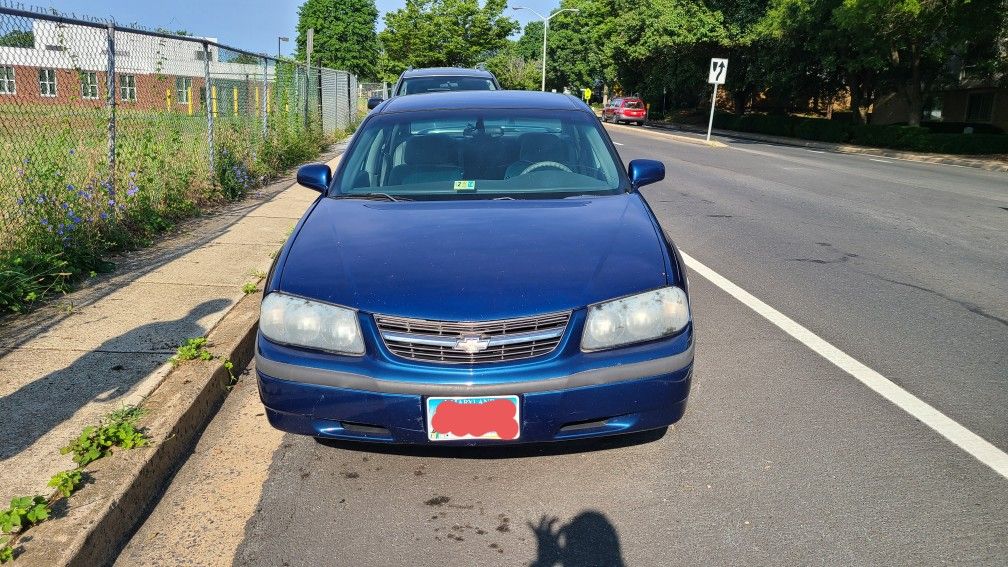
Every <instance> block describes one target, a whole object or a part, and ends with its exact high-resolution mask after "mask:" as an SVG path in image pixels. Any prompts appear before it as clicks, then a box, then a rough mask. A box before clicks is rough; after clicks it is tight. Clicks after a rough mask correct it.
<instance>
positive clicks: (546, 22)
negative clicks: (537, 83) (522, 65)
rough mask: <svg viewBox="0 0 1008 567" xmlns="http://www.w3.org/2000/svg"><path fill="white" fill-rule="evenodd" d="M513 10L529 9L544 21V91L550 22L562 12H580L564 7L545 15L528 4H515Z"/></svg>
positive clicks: (543, 89)
mask: <svg viewBox="0 0 1008 567" xmlns="http://www.w3.org/2000/svg"><path fill="white" fill-rule="evenodd" d="M511 9H512V10H528V11H529V12H532V13H533V14H535V15H537V16H539V19H541V20H542V21H543V50H542V91H543V92H546V33H547V32H549V23H550V20H552V19H553V16H556V15H557V14H562V13H563V12H580V11H581V10H578V9H577V8H564V9H563V10H557V11H555V12H552V13H550V15H548V16H544V15H542V14H540V13H539V12H536V11H535V10H533V9H532V8H529V7H527V6H515V7H513V8H511Z"/></svg>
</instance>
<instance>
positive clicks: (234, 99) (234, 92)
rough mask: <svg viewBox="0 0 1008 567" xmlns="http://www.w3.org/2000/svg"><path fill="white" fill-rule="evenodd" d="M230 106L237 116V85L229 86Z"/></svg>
mask: <svg viewBox="0 0 1008 567" xmlns="http://www.w3.org/2000/svg"><path fill="white" fill-rule="evenodd" d="M231 106H232V108H233V109H234V115H235V116H238V87H231Z"/></svg>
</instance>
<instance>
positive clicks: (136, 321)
mask: <svg viewBox="0 0 1008 567" xmlns="http://www.w3.org/2000/svg"><path fill="white" fill-rule="evenodd" d="M337 155H338V154H336V153H330V154H326V155H324V156H323V157H322V159H327V160H330V162H329V163H330V165H334V164H335V162H336V161H337V159H338V157H336V156H337ZM317 195H318V194H317V193H315V192H314V191H311V190H308V189H304V188H301V187H299V186H297V185H296V184H294V178H293V176H289V177H286V178H284V179H281V180H279V181H277V182H275V183H273V184H272V185H270V186H268V187H264V188H263V189H261V190H259V191H257V192H255V193H253V194H252V195H251V196H249V197H248V198H246V199H244V200H242V201H240V202H238V203H234V204H231V205H228V206H225V207H222V208H219V209H216V210H214V211H213V212H212V214H208V215H206V216H203V217H200V218H198V219H194V220H192V221H189V222H185V223H183V224H181V225H180V227H179V229H178V230H177V231H176V232H175V233H173V234H172V235H171V236H169V237H168V238H166V239H164V240H163V241H161V242H159V243H158V244H156V245H154V246H152V247H150V248H146V249H143V250H139V251H137V252H134V253H129V254H127V255H124V256H122V257H119V258H114V259H113V261H114V262H116V263H117V269H116V271H115V272H113V273H112V274H108V275H104V276H99V277H97V278H94V279H92V280H90V281H89V282H87V283H86V284H85V287H83V288H82V289H80V290H78V291H76V292H74V293H71V294H69V295H67V296H65V297H63V298H61V299H57V300H54V301H52V302H51V303H50V304H48V305H46V306H44V307H42V308H40V309H39V310H37V311H35V312H32V313H30V314H27V315H23V316H11V317H6V318H3V319H0V416H2V419H0V501H4V502H5V501H7V500H9V499H10V498H12V497H14V496H24V495H31V494H49V492H50V491H51V490H52V489H50V488H48V487H47V486H46V482H47V481H48V480H49V478H50V477H51V476H52V475H53V474H55V473H57V472H59V471H61V470H65V469H69V468H73V466H74V463H73V461H72V460H71V458H70V456H69V455H60V453H59V449H60V447H63V446H65V445H66V444H67V443H68V442H69V441H70V440H71V439H73V438H74V437H76V436H77V434H78V433H79V432H80V430H81V429H82V428H84V427H85V426H87V425H91V424H94V423H95V422H96V421H97V420H98V419H99V418H100V417H102V416H103V415H105V414H107V413H108V412H110V411H112V410H114V409H117V408H119V407H120V406H122V405H123V404H136V403H139V402H140V401H141V400H143V398H144V397H145V396H146V395H147V394H149V393H150V392H151V391H152V390H153V389H154V388H155V387H157V385H158V384H159V383H160V382H161V380H162V379H163V378H164V376H165V374H166V373H167V371H168V369H169V368H170V363H168V362H167V361H168V359H169V358H170V357H171V356H172V355H173V354H174V353H175V350H176V348H177V347H178V345H179V344H180V343H182V342H184V341H185V340H186V339H188V338H191V337H200V336H204V335H206V334H207V332H208V331H209V330H210V329H211V328H212V327H213V326H214V325H215V324H216V323H217V322H218V321H220V320H221V318H222V317H223V316H224V314H226V313H227V312H228V310H229V309H230V308H231V307H232V306H233V305H234V304H235V303H236V302H237V301H238V300H239V299H241V298H242V297H243V295H244V293H243V292H242V290H241V287H242V284H244V283H246V282H256V283H257V285H258V287H260V288H261V287H262V283H261V282H260V281H259V280H260V276H261V274H264V273H265V272H266V271H268V270H269V267H270V264H271V263H272V261H273V255H274V254H275V252H276V251H277V250H278V249H279V247H280V246H281V245H282V244H283V242H284V241H285V240H286V238H287V235H288V233H289V230H290V229H291V228H292V227H293V226H294V224H295V223H296V222H297V221H298V219H299V218H300V217H301V215H302V214H303V213H304V211H305V209H306V208H307V206H308V205H309V204H311V202H312V201H314V199H315V197H317ZM210 350H211V351H213V346H211V347H210Z"/></svg>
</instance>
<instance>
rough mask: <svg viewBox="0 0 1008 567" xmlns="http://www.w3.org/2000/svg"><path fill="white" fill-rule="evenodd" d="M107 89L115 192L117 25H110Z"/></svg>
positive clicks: (110, 167) (111, 177)
mask: <svg viewBox="0 0 1008 567" xmlns="http://www.w3.org/2000/svg"><path fill="white" fill-rule="evenodd" d="M105 83H106V85H105V86H106V88H107V93H106V99H105V105H106V106H107V107H108V109H109V122H108V166H109V188H110V189H111V190H112V191H115V170H116V92H115V88H116V80H115V25H113V24H109V25H108V59H107V62H106V65H105Z"/></svg>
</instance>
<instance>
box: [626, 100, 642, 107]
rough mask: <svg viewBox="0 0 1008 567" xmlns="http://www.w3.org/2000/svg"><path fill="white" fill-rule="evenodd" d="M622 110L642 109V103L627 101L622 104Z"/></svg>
mask: <svg viewBox="0 0 1008 567" xmlns="http://www.w3.org/2000/svg"><path fill="white" fill-rule="evenodd" d="M623 108H644V103H643V102H641V101H639V100H628V101H626V103H624V104H623Z"/></svg>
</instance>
